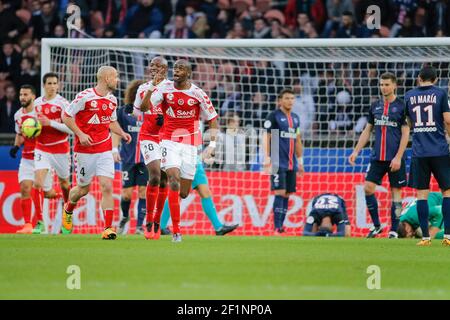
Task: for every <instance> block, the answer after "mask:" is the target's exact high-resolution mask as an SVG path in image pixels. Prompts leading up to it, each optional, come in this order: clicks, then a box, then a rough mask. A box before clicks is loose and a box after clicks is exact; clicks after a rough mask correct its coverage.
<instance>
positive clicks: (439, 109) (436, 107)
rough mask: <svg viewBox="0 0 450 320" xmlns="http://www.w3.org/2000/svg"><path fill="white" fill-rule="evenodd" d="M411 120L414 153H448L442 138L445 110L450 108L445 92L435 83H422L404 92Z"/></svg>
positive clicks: (426, 155)
mask: <svg viewBox="0 0 450 320" xmlns="http://www.w3.org/2000/svg"><path fill="white" fill-rule="evenodd" d="M405 101H406V105H407V112H408V116H409V118H410V119H411V123H412V131H413V136H412V153H413V157H418V158H422V157H440V156H447V155H448V154H449V150H448V143H447V141H446V139H445V124H444V115H443V113H444V112H450V108H449V102H448V95H447V92H446V91H445V90H443V89H441V88H439V87H436V86H432V85H431V86H422V87H417V88H415V89H412V90H410V91H408V92H407V93H406V94H405Z"/></svg>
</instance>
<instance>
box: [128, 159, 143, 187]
mask: <svg viewBox="0 0 450 320" xmlns="http://www.w3.org/2000/svg"><path fill="white" fill-rule="evenodd" d="M147 181H148V170H147V167H146V166H145V164H144V163H142V162H140V163H137V164H135V165H134V166H132V167H131V168H128V170H123V171H122V187H123V188H130V187H134V186H146V185H147Z"/></svg>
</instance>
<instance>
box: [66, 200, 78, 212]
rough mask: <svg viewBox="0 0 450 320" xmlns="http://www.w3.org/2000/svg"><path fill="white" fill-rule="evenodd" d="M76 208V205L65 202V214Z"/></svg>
mask: <svg viewBox="0 0 450 320" xmlns="http://www.w3.org/2000/svg"><path fill="white" fill-rule="evenodd" d="M76 206H77V204H76V203H72V202H71V201H69V202H66V206H65V209H66V211H67V212H73V210H74V209H75V207H76Z"/></svg>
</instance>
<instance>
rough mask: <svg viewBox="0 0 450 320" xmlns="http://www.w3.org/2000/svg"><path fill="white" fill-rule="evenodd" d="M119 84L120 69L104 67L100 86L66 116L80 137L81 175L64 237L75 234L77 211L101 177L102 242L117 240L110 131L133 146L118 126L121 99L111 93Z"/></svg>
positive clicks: (77, 153) (77, 101) (65, 215)
mask: <svg viewBox="0 0 450 320" xmlns="http://www.w3.org/2000/svg"><path fill="white" fill-rule="evenodd" d="M118 82H119V78H118V75H117V71H116V69H114V68H113V67H110V66H103V67H100V68H99V69H98V71H97V85H96V86H95V87H94V88H89V89H86V90H84V91H82V92H80V93H79V94H78V95H77V96H76V97H75V100H74V101H72V103H71V104H70V105H69V106H68V107H67V109H66V110H65V113H64V115H63V121H64V123H65V124H66V125H67V126H68V127H69V128H70V129H71V130H72V131H73V132H74V133H75V135H76V139H75V147H74V152H75V154H74V159H75V169H76V175H77V185H76V186H75V187H73V188H72V189H71V190H70V193H69V201H68V202H67V203H66V205H65V207H64V213H63V225H62V230H63V232H64V233H71V232H72V227H73V225H72V214H73V210H74V209H75V207H76V205H77V202H78V200H80V199H81V198H82V197H83V196H85V195H86V194H87V193H88V192H89V189H90V185H91V182H92V179H93V178H94V176H97V177H98V180H99V184H100V189H101V193H102V203H101V207H102V210H103V213H104V215H105V230H104V231H103V233H102V238H103V239H110V240H113V239H115V238H116V236H117V234H116V232H115V230H114V229H113V228H112V220H113V211H114V200H113V196H112V192H113V179H114V159H113V155H112V139H111V132H110V131H112V132H113V133H115V134H117V135H119V136H120V137H121V138H122V139H124V140H125V141H126V142H127V143H130V142H131V136H130V135H129V134H128V133H126V132H124V131H123V130H122V128H121V127H120V125H119V124H118V123H117V114H116V107H117V99H116V97H115V96H114V95H113V94H112V93H111V92H112V91H114V90H116V88H117V84H118Z"/></svg>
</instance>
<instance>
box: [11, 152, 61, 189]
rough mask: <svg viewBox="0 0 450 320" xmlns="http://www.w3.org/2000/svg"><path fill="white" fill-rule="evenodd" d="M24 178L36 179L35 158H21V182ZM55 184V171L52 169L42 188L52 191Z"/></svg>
mask: <svg viewBox="0 0 450 320" xmlns="http://www.w3.org/2000/svg"><path fill="white" fill-rule="evenodd" d="M24 180H31V181H34V160H30V159H24V158H22V159H21V160H20V165H19V183H21V182H22V181H24ZM52 186H53V173H52V171H51V170H49V171H48V173H47V176H46V177H45V180H44V185H43V186H42V189H43V190H44V191H50V190H51V189H52Z"/></svg>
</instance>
